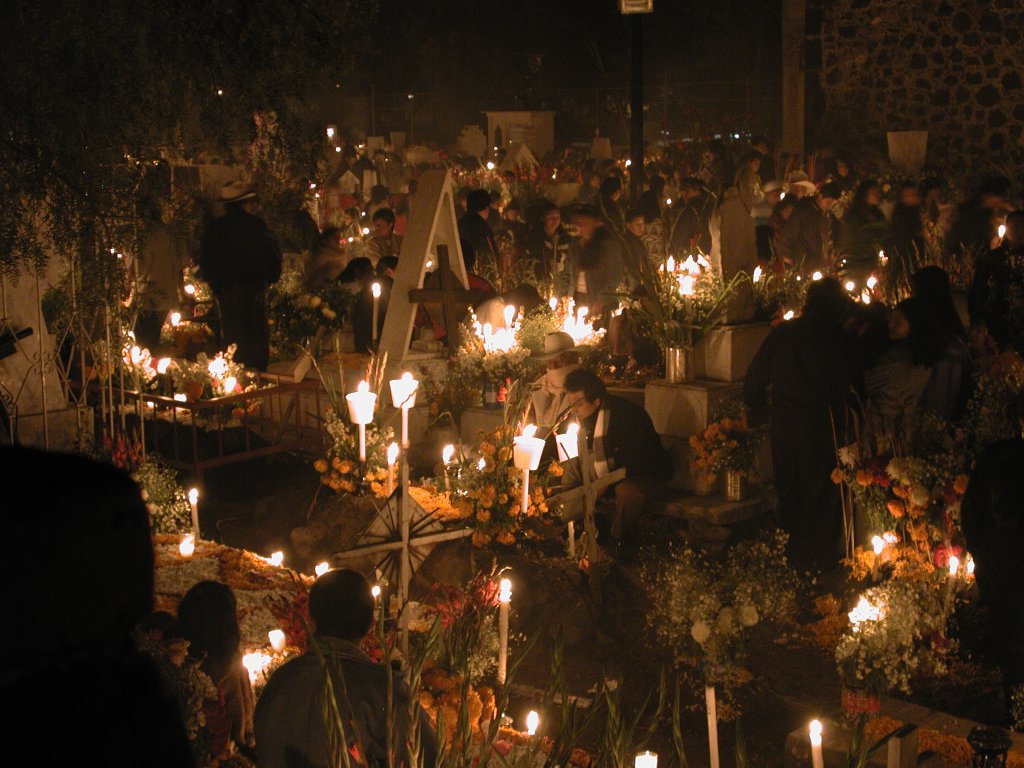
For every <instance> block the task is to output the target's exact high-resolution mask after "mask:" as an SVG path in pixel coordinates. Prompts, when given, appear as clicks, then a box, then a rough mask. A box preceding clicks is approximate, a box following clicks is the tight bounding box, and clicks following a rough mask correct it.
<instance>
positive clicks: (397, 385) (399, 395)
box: [388, 371, 420, 449]
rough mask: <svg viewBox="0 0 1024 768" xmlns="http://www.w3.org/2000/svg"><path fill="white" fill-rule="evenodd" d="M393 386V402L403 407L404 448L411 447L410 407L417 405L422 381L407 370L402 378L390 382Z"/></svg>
mask: <svg viewBox="0 0 1024 768" xmlns="http://www.w3.org/2000/svg"><path fill="white" fill-rule="evenodd" d="M388 383H389V384H390V386H391V404H392V405H393V406H394V407H395V408H401V409H402V448H403V449H407V448H408V447H409V409H410V408H412V407H413V406H414V405H416V392H417V390H418V389H419V386H420V383H419V382H418V381H416V379H414V378H413V377H412V374H411V373H409V372H408V371H406V372H405V373H403V374H402V377H401V378H400V379H392V380H391V381H390V382H388Z"/></svg>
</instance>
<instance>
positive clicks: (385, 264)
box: [377, 256, 398, 277]
mask: <svg viewBox="0 0 1024 768" xmlns="http://www.w3.org/2000/svg"><path fill="white" fill-rule="evenodd" d="M397 266H398V257H397V256H381V257H380V260H379V261H378V262H377V277H384V272H385V270H388V269H392V270H393V269H395V268H396V267H397Z"/></svg>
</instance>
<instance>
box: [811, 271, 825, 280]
mask: <svg viewBox="0 0 1024 768" xmlns="http://www.w3.org/2000/svg"><path fill="white" fill-rule="evenodd" d="M823 277H824V275H823V274H821V272H817V271H815V273H814V274H813V275H811V280H813V281H814V282H818V281H819V280H821V278H823Z"/></svg>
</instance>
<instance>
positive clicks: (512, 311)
mask: <svg viewBox="0 0 1024 768" xmlns="http://www.w3.org/2000/svg"><path fill="white" fill-rule="evenodd" d="M519 315H520V313H518V312H517V311H516V308H515V307H514V306H512V305H511V304H506V305H505V308H504V309H503V310H502V317H503V319H504V325H503V326H502V327H500V328H494V327H493V326H492V325H491V324H490V323H483V324H481V323H480V321H479V320H477V319H476V315H475V314H474V315H473V332H474V333H475V334H476V335H477V337H478V338H479V339H480V340H481V341H482V342H483V345H484V351H485V352H509V351H511V350H512V349H514V348H515V347H516V345H517V344H518V342H517V341H516V334H517V333H518V332H519V326H520V324H519V323H518V322H517V320H516V318H517V317H518V316H519Z"/></svg>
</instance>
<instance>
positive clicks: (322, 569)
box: [313, 560, 331, 579]
mask: <svg viewBox="0 0 1024 768" xmlns="http://www.w3.org/2000/svg"><path fill="white" fill-rule="evenodd" d="M329 570H331V564H330V563H328V562H327V561H326V560H325V561H324V562H322V563H317V566H316V568H314V569H313V572H314V573H315V574H316V577H317V578H318V579H319V578H320V577H321V576H323V575H324V574H325V573H327V572H328V571H329Z"/></svg>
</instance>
